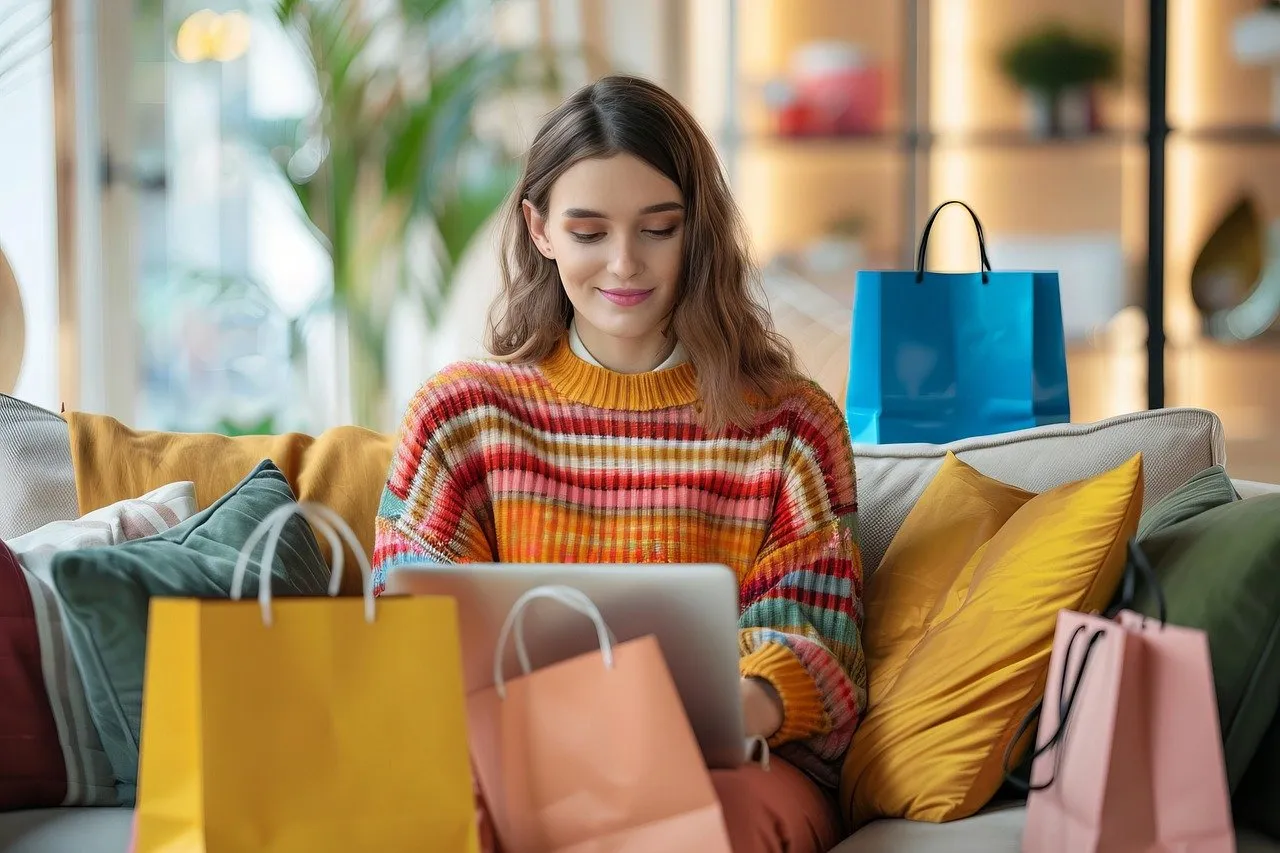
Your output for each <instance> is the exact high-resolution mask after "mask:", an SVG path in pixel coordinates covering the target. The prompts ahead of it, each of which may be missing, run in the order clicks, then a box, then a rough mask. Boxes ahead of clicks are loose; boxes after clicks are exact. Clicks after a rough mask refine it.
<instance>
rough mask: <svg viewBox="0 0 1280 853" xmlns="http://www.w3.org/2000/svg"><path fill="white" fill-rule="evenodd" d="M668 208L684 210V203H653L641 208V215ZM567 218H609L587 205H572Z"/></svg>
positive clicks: (566, 213)
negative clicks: (589, 208)
mask: <svg viewBox="0 0 1280 853" xmlns="http://www.w3.org/2000/svg"><path fill="white" fill-rule="evenodd" d="M668 210H684V205H683V204H681V203H680V202H678V201H664V202H660V203H658V204H651V205H649V206H648V207H644V208H641V209H640V213H641V215H643V214H646V213H665V212H667V211H668ZM564 215H565V218H566V219H608V218H609V217H608V216H606V215H604V214H603V213H601V212H600V211H598V210H588V209H587V208H585V207H571V208H569V209H568V210H566V211H565V212H564Z"/></svg>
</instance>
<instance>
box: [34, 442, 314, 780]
mask: <svg viewBox="0 0 1280 853" xmlns="http://www.w3.org/2000/svg"><path fill="white" fill-rule="evenodd" d="M293 502H294V494H293V490H292V489H291V488H289V483H288V481H286V480H285V478H284V475H283V474H281V473H280V470H279V469H278V468H276V466H275V465H273V464H272V463H271V462H270V461H263V462H262V463H261V464H259V465H258V467H257V468H255V469H254V470H253V472H252V473H251V474H249V476H247V477H246V478H245V479H244V480H242V481H241V482H240V484H239V485H237V486H236V487H235V488H234V489H232V490H231V491H230V492H228V493H227V494H226V495H224V496H223V497H221V498H219V499H218V501H217V502H216V503H214V504H213V505H212V506H210V507H209V508H208V509H206V510H204V511H203V512H200V513H198V514H197V515H194V516H192V517H191V518H189V519H187V520H186V521H185V522H183V523H182V524H180V525H178V526H177V527H173V528H171V529H169V530H167V531H165V532H164V533H160V534H157V535H155V536H150V537H147V538H146V539H135V540H133V541H131V542H125V543H122V544H120V545H115V546H112V547H109V548H88V549H84V550H80V551H66V552H63V553H61V554H58V555H57V556H55V557H54V559H53V565H52V574H53V582H54V585H55V586H56V587H57V589H58V593H59V595H60V596H61V597H62V601H63V607H64V610H65V614H64V615H65V620H66V625H67V633H68V635H69V638H70V640H71V646H72V649H73V651H74V653H75V656H76V661H77V662H78V663H79V665H80V671H81V673H82V674H83V678H84V681H85V693H86V695H87V697H88V700H89V713H90V716H92V718H93V723H94V725H95V726H96V727H97V729H98V734H99V736H100V737H101V738H102V745H103V747H104V749H105V750H106V752H107V758H108V759H109V760H110V762H111V767H112V770H113V771H114V773H115V776H116V789H117V792H118V794H119V797H120V802H121V804H122V805H132V804H133V802H134V799H135V796H136V792H137V782H138V744H139V741H140V739H141V728H142V685H143V674H144V672H145V668H146V667H145V655H146V644H147V611H148V607H149V605H150V600H151V597H152V596H166V597H180V598H226V597H227V596H228V595H229V594H230V590H231V574H232V571H233V570H234V569H235V564H236V558H237V556H238V555H239V553H240V549H241V546H243V545H244V542H245V540H246V539H248V538H249V535H250V534H251V533H252V532H253V531H254V529H255V528H257V526H258V525H259V523H261V522H262V520H263V519H264V518H266V517H267V514H268V513H270V512H271V511H272V510H274V509H276V508H277V507H280V506H284V505H286V504H290V503H293ZM260 554H261V545H260V544H259V546H258V548H257V549H256V552H255V555H254V556H255V559H254V560H253V561H252V562H251V563H250V571H249V576H248V577H247V578H246V584H245V589H244V595H245V597H246V598H249V597H251V596H254V595H257V591H258V581H257V576H258V562H257V559H256V557H257V556H258V555H260ZM271 573H272V581H271V588H272V592H274V593H276V594H278V595H282V596H284V595H324V594H325V593H326V592H327V588H328V582H329V568H328V566H327V565H326V563H325V561H324V559H323V558H322V557H321V555H320V548H319V545H318V543H317V542H316V538H315V535H314V534H313V533H312V532H311V527H310V525H308V524H307V523H306V521H304V520H303V519H302V518H300V517H298V516H293V517H292V518H290V519H289V521H288V523H287V524H286V525H285V528H284V533H283V536H281V538H280V547H279V549H278V550H277V552H276V557H275V561H274V563H273V565H272V567H271Z"/></svg>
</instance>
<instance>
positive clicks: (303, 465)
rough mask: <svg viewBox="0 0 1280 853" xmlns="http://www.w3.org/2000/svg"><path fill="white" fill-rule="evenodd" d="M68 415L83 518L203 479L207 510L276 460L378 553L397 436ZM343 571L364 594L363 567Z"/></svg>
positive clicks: (301, 490) (199, 487)
mask: <svg viewBox="0 0 1280 853" xmlns="http://www.w3.org/2000/svg"><path fill="white" fill-rule="evenodd" d="M66 418H67V424H68V426H69V427H70V432H71V460H72V463H73V464H74V466H75V475H76V494H77V496H78V498H79V503H80V513H81V515H83V514H84V513H87V512H92V511H93V510H95V509H100V508H102V507H104V506H109V505H111V504H113V503H115V502H117V501H121V500H125V499H126V498H136V497H138V496H139V495H143V494H146V493H147V492H149V491H151V490H152V489H156V488H159V487H160V486H163V485H165V484H166V483H174V482H178V481H182V480H190V481H192V482H194V483H195V484H196V502H197V504H198V505H199V507H200V508H201V509H204V508H205V507H207V506H209V505H210V504H211V503H213V502H214V501H216V500H217V499H218V498H220V497H222V496H223V495H224V494H226V493H227V492H229V491H230V490H231V489H232V488H233V487H234V486H235V485H236V484H237V483H239V482H240V481H241V480H242V479H244V478H245V477H246V476H248V474H249V472H250V471H252V470H253V469H254V467H255V466H257V464H258V463H259V462H261V461H262V460H263V459H270V460H271V461H272V462H274V463H275V464H276V466H277V467H279V468H280V470H281V471H282V472H283V473H284V475H285V477H286V478H287V479H288V481H289V485H290V486H292V487H293V491H294V494H295V495H297V496H298V500H300V501H315V502H317V503H322V504H324V505H325V506H328V507H330V508H331V509H333V510H334V511H335V512H337V513H338V514H339V515H341V516H342V517H343V519H345V520H346V522H347V523H348V524H349V525H351V529H352V530H353V531H354V532H355V534H356V536H357V537H358V538H359V539H360V544H361V545H363V546H364V550H365V553H366V554H369V555H372V553H373V530H374V524H373V519H374V516H375V515H376V514H377V510H378V501H379V499H380V498H381V496H382V488H383V486H384V484H385V483H386V477H387V471H388V470H389V469H390V467H391V456H392V454H393V453H394V452H395V447H396V437H395V436H392V435H383V434H380V433H376V432H371V431H369V430H366V429H361V428H359V427H337V428H334V429H331V430H326V431H325V432H323V433H321V434H320V435H318V436H309V435H303V434H301V433H289V434H286V435H273V436H237V437H234V438H232V437H227V436H223V435H212V434H205V433H173V432H144V431H138V430H133V429H130V428H129V427H126V426H125V425H124V424H122V423H120V422H119V421H117V420H116V419H115V418H110V417H106V416H105V415H93V414H87V413H84V412H68V413H67V415H66ZM318 538H319V540H320V547H321V549H322V550H323V552H324V555H325V558H326V559H328V558H329V549H328V545H327V544H326V542H325V540H324V537H318ZM343 574H344V577H343V579H342V592H343V594H344V595H349V594H355V595H359V594H360V578H359V577H358V575H357V574H356V572H351V571H348V572H344V573H343Z"/></svg>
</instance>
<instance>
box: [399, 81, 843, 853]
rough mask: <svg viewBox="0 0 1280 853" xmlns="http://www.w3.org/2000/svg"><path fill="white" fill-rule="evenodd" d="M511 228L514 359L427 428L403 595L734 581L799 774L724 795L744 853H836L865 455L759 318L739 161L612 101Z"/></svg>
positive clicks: (462, 381) (408, 490)
mask: <svg viewBox="0 0 1280 853" xmlns="http://www.w3.org/2000/svg"><path fill="white" fill-rule="evenodd" d="M505 215H506V223H505V225H506V229H505V236H504V248H505V253H504V254H505V257H504V258H503V268H502V275H503V281H502V286H503V292H502V295H501V298H500V300H499V301H498V303H497V304H496V305H495V306H494V313H493V314H492V316H491V318H490V340H489V348H490V350H491V351H492V353H493V355H494V356H495V358H494V359H493V360H491V361H484V362H469V363H462V364H458V365H455V366H452V367H449V368H446V369H445V370H444V371H442V372H441V373H440V374H438V375H437V376H435V377H434V378H432V379H431V380H429V381H428V382H427V383H426V384H425V385H424V386H423V388H422V389H421V391H419V393H418V394H417V396H416V397H415V399H414V400H413V402H412V404H411V405H410V407H409V410H408V413H407V414H406V415H405V420H404V424H403V427H402V433H401V443H400V447H399V450H398V451H397V453H396V456H395V460H394V462H393V464H392V469H391V473H390V477H389V480H388V482H387V487H386V491H385V492H384V494H383V498H382V503H381V507H380V510H379V518H378V522H377V544H376V549H375V554H374V572H375V584H376V586H377V588H378V589H379V590H380V589H381V588H382V586H383V584H384V583H385V577H386V573H387V572H390V571H395V568H396V566H397V564H400V563H406V562H421V561H423V560H433V561H450V562H468V561H477V562H499V561H501V562H575V563H615V562H627V563H637V562H656V563H662V562H673V563H721V564H726V565H728V566H730V567H732V568H733V569H734V570H735V571H736V572H737V574H738V578H739V583H740V588H741V594H740V601H741V619H740V622H739V628H740V631H739V644H740V647H741V650H742V658H741V666H740V669H741V675H742V678H741V694H742V705H743V710H744V712H745V718H746V723H747V727H748V730H749V733H750V734H752V735H756V736H760V737H763V738H767V741H768V743H769V745H770V747H771V748H772V749H773V750H774V753H773V755H774V757H773V760H772V763H771V767H770V769H769V770H768V771H764V770H762V769H760V768H759V767H754V766H753V767H749V768H745V769H741V770H736V771H717V772H715V773H714V774H713V775H714V777H715V783H716V789H717V791H718V792H719V794H720V797H721V801H722V804H723V808H724V814H725V820H726V823H727V824H728V827H729V831H730V835H731V837H732V839H733V842H734V849H735V850H739V851H757V850H759V851H766V850H767V851H775V850H778V851H780V850H789V851H793V853H795V851H825V850H827V849H828V848H830V847H831V846H833V845H834V844H836V843H837V842H838V841H839V840H840V838H841V831H840V820H839V812H838V809H837V808H836V806H835V803H834V801H833V797H832V789H833V788H834V786H835V785H836V783H837V781H838V779H839V770H840V762H841V759H842V758H843V756H844V754H845V751H846V749H847V748H848V746H849V742H850V738H851V737H852V736H853V732H854V729H855V728H856V727H857V725H858V721H859V718H860V715H861V713H862V710H863V708H864V707H865V705H866V666H865V662H864V658H863V653H862V648H861V644H860V639H859V632H860V629H861V624H862V606H861V603H860V597H861V593H862V566H861V562H860V558H859V553H858V547H857V542H856V540H855V536H854V530H855V524H854V522H855V512H856V496H855V486H854V470H853V456H852V449H851V447H850V443H849V435H848V432H847V429H846V427H845V424H844V418H843V416H842V414H841V412H840V409H839V408H838V407H837V406H836V404H835V403H834V402H833V401H832V399H831V398H830V397H829V396H828V395H826V394H825V393H823V392H822V391H821V390H820V389H819V388H818V387H817V386H816V385H815V384H814V383H812V382H810V381H808V380H807V379H805V378H804V377H803V376H802V375H801V374H800V372H799V371H798V370H797V368H796V366H795V361H794V357H793V355H792V352H791V350H790V348H789V346H788V345H787V344H786V343H785V341H783V340H782V339H781V338H780V337H779V336H778V335H777V334H776V333H775V332H773V331H772V329H771V324H770V321H769V318H768V314H767V312H766V310H765V309H764V308H763V307H762V306H761V305H760V304H759V303H758V302H756V301H755V300H754V299H753V297H752V291H751V284H752V281H753V271H752V268H751V266H750V263H749V259H748V252H747V248H746V240H745V238H744V233H743V228H742V225H741V223H740V220H739V216H738V213H737V210H736V208H735V205H734V202H733V199H732V197H731V196H730V192H729V188H728V186H727V184H726V182H725V179H724V177H723V175H722V173H721V170H720V166H719V162H718V160H717V158H716V155H715V152H714V149H713V148H712V146H711V144H710V142H709V141H708V140H707V138H706V137H705V135H704V134H703V133H702V132H701V130H700V129H699V127H698V125H697V123H696V122H695V120H694V119H693V117H692V116H691V115H690V114H689V113H688V111H687V110H686V109H685V108H684V107H683V106H682V105H681V104H680V103H679V102H678V101H677V100H676V99H675V98H673V97H672V96H671V95H669V94H668V93H666V92H665V91H663V90H662V89H660V88H658V87H657V86H654V85H653V84H651V83H648V82H645V81H643V80H638V79H634V78H629V77H609V78H606V79H602V80H600V81H598V82H596V83H594V84H592V85H589V86H587V87H585V88H583V89H582V90H580V91H579V92H577V93H576V94H575V95H574V96H573V97H571V98H570V99H569V100H568V101H567V102H565V103H564V104H563V105H562V106H561V107H559V108H558V109H557V110H556V111H555V112H553V113H552V114H551V116H550V117H549V118H548V120H547V122H546V124H545V125H544V127H543V128H542V129H541V130H540V131H539V133H538V134H537V136H536V138H535V139H534V141H533V144H532V147H531V148H530V150H529V154H528V160H527V164H526V166H525V171H524V175H523V177H522V178H521V179H520V183H519V185H518V186H517V188H516V190H515V192H514V193H513V194H512V199H511V202H510V204H509V206H508V209H507V210H506V214H505ZM780 759H783V760H780Z"/></svg>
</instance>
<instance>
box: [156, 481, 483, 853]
mask: <svg viewBox="0 0 1280 853" xmlns="http://www.w3.org/2000/svg"><path fill="white" fill-rule="evenodd" d="M294 512H297V513H301V514H302V515H303V516H304V517H305V518H307V520H309V521H310V522H311V523H312V525H314V526H315V527H316V529H317V530H319V531H320V532H322V533H323V534H324V535H325V536H326V538H328V540H329V544H330V548H331V551H332V553H333V579H332V583H331V585H330V590H329V591H330V594H331V595H336V594H337V592H338V586H339V583H340V580H341V572H342V554H343V547H342V542H341V541H340V540H339V539H338V535H337V534H338V532H340V533H341V534H342V536H343V538H344V539H345V540H346V542H347V544H348V545H349V546H350V547H351V549H352V551H353V552H354V553H355V555H356V558H357V560H358V561H359V563H360V568H361V569H363V571H364V583H365V595H364V598H363V599H360V598H333V597H323V596H317V597H310V598H282V599H278V600H273V599H272V597H271V585H270V583H269V581H270V575H271V573H270V570H269V568H268V569H266V570H264V571H262V572H260V573H259V575H260V577H261V579H262V582H261V583H259V585H258V600H257V601H238V600H234V599H238V598H239V597H240V592H241V589H242V583H243V581H244V579H245V575H246V572H247V569H248V564H249V557H250V555H251V554H252V552H253V549H254V547H255V546H256V545H257V543H258V542H259V541H261V540H262V539H263V538H264V537H265V539H266V543H265V545H264V547H263V555H262V564H263V565H264V566H267V567H270V566H271V565H272V564H273V562H274V559H275V552H276V547H277V544H278V543H279V541H280V532H281V530H282V529H283V526H284V524H285V522H286V521H287V520H288V518H289V515H290V514H291V513H294ZM231 598H232V599H233V600H220V601H219V600H201V599H179V598H168V599H155V600H153V601H152V604H151V618H150V627H149V631H148V637H147V664H146V680H145V686H144V690H145V699H146V701H145V703H144V705H143V718H142V720H143V722H142V749H141V773H140V777H139V788H138V807H137V811H136V812H135V824H134V831H135V836H134V843H133V848H132V849H133V851H134V853H183V852H184V851H193V853H194V851H201V853H220V851H225V852H226V853H245V851H261V853H266V852H267V851H271V853H294V851H296V853H352V851H379V853H384V851H385V853H390V851H406V853H407V851H414V853H417V851H422V850H432V851H435V850H439V851H441V853H475V851H476V850H477V849H478V838H477V835H476V822H475V805H474V799H473V793H472V776H471V767H470V760H469V757H468V754H467V747H466V740H467V736H466V710H465V692H464V689H463V681H462V656H461V648H460V641H459V637H458V623H457V619H458V616H457V605H456V603H455V602H454V600H453V599H451V598H444V597H439V596H422V597H392V598H384V599H378V600H375V599H374V598H373V588H372V578H371V575H370V572H369V564H368V560H367V558H366V557H365V555H364V551H363V549H362V548H361V547H360V544H359V542H358V540H357V539H356V537H355V536H354V535H353V534H352V532H351V530H350V528H348V527H347V526H346V525H345V524H344V523H343V521H342V519H341V518H339V517H338V516H337V514H336V513H334V512H333V511H332V510H330V509H328V508H327V507H324V506H321V505H316V504H308V503H301V504H295V505H289V506H284V507H281V508H280V509H279V510H277V511H275V512H273V513H272V514H271V515H269V516H268V517H267V518H266V519H265V520H264V521H263V522H262V524H261V525H260V526H259V527H258V529H257V530H256V531H255V532H254V534H253V535H252V536H251V537H250V539H249V541H248V543H246V545H245V547H244V550H243V551H242V553H241V554H240V559H239V561H238V563H237V565H236V567H235V574H234V575H233V578H232V583H231Z"/></svg>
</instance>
